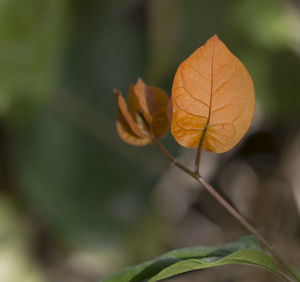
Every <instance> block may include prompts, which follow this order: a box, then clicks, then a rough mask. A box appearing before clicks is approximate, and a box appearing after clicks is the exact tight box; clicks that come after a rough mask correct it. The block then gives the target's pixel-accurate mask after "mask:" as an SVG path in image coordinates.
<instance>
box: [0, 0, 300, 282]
mask: <svg viewBox="0 0 300 282" xmlns="http://www.w3.org/2000/svg"><path fill="white" fill-rule="evenodd" d="M214 34H218V36H219V37H220V39H221V40H222V41H223V42H224V43H225V44H226V45H227V46H228V48H229V49H230V50H231V51H232V52H233V53H234V54H235V55H236V56H237V57H238V58H240V59H241V61H242V62H243V63H244V64H245V65H246V67H247V69H248V70H249V72H250V74H251V75H252V77H253V81H254V86H255V89H256V97H257V106H256V116H255V120H254V123H253V126H252V127H251V130H250V132H249V134H247V136H246V137H245V138H244V141H243V142H242V144H240V145H239V146H238V148H236V149H235V150H234V151H233V152H230V153H226V154H224V156H223V155H222V156H215V155H213V154H206V155H205V156H204V159H203V162H204V163H202V167H203V170H204V175H205V174H207V178H208V179H209V180H210V181H211V182H212V183H214V184H215V185H216V187H217V188H218V189H219V190H220V191H223V190H222V189H223V186H224V193H225V194H226V195H228V196H229V198H230V199H232V200H233V202H234V203H235V204H236V205H237V207H238V208H239V209H240V210H241V211H242V212H243V213H244V214H245V215H246V216H247V217H249V218H250V219H251V220H252V221H253V222H254V223H255V225H257V226H261V228H262V232H264V231H266V234H268V235H266V236H267V237H269V239H270V240H271V241H273V242H275V245H276V246H279V248H282V252H283V253H286V254H287V256H288V257H289V259H290V260H291V261H294V262H295V264H296V265H297V263H298V267H300V265H299V261H300V258H299V253H300V252H299V241H300V240H299V236H300V231H299V230H300V224H299V207H300V196H299V195H300V187H299V185H300V179H299V176H298V174H299V173H297V170H299V167H300V151H299V148H300V126H299V124H300V123H299V122H300V80H299V78H300V5H299V2H298V1H296V0H295V1H288V0H286V1H284V0H281V1H280V0H278V1H275V0H245V1H240V0H227V1H217V0H211V1H199V0H189V1H184V0H151V1H150V0H149V1H142V0H140V1H138V0H126V1H124V0H101V1H78V0H73V1H67V0H50V1H46V0H28V1H23V2H22V1H21V2H20V1H17V0H2V1H1V2H0V51H1V52H0V281H6V282H16V281H28V282H43V281H58V282H60V281H64V282H68V281H72V282H74V281H75V282H76V281H78V282H79V281H80V282H90V281H97V280H98V279H100V278H101V277H103V276H105V275H107V274H109V273H111V272H113V271H116V270H118V269H120V268H121V267H123V266H127V265H130V264H133V263H138V262H141V261H143V260H145V259H150V258H153V257H154V256H156V255H158V254H160V253H162V252H164V251H166V250H169V249H173V248H177V247H184V246H192V245H195V244H212V245H214V244H219V243H223V242H225V241H228V240H234V239H236V238H237V237H238V236H240V235H243V234H244V233H245V232H244V231H243V230H242V229H241V228H240V227H239V226H238V224H237V223H236V222H235V221H234V220H231V219H230V218H229V216H228V217H226V215H224V211H223V210H222V209H221V208H220V207H218V205H217V204H216V203H214V201H211V199H210V198H209V196H208V195H206V194H205V192H203V191H202V190H201V193H199V192H197V190H198V189H197V188H195V187H194V186H195V184H194V183H192V181H190V180H188V179H186V178H182V177H181V176H178V174H180V173H179V172H178V171H176V169H174V168H170V166H169V164H168V163H167V161H166V160H165V159H164V158H163V157H162V156H161V155H160V154H159V152H158V151H157V150H156V149H155V148H154V147H153V146H147V147H142V148H139V147H130V146H129V145H127V144H125V143H123V142H122V141H121V140H120V139H119V137H118V135H117V133H116V130H115V116H116V106H115V100H114V96H113V91H112V89H113V88H119V89H121V90H122V91H123V94H124V95H125V96H127V91H128V87H129V84H130V83H135V82H136V80H137V78H138V77H142V78H143V79H144V80H145V82H146V83H148V84H150V85H155V86H158V87H161V88H163V89H165V90H166V91H167V92H168V93H169V95H170V90H171V86H172V79H173V76H174V73H175V71H176V68H177V66H178V65H179V64H180V62H181V61H182V60H184V59H185V58H186V57H187V56H188V55H189V54H191V53H192V52H193V51H194V50H195V49H197V48H198V47H199V46H201V45H203V44H204V43H205V42H206V40H207V39H208V38H209V37H211V36H212V35H214ZM163 142H164V144H165V145H166V146H167V147H168V148H169V149H170V151H171V152H172V153H173V154H175V155H176V156H178V157H179V158H182V159H183V161H184V162H186V163H187V164H192V158H193V157H194V154H195V152H193V151H192V152H191V151H190V152H188V153H187V152H186V150H183V149H180V148H179V146H178V145H177V144H176V143H175V141H174V140H172V138H171V137H170V136H168V137H167V138H166V139H165V140H164V141H163ZM206 171H207V172H206ZM172 179H173V180H172ZM175 179H176V181H175ZM245 183H246V184H248V186H247V185H246V186H247V187H245ZM249 183H250V184H251V185H250V186H249ZM179 184H180V185H179ZM177 186H181V187H178V189H177ZM228 187H236V188H231V189H229V188H228ZM183 191H185V192H183ZM249 191H250V192H249ZM224 217H225V218H224ZM270 218H272V219H274V222H273V221H272V220H271V219H270ZM287 218H288V219H287ZM266 223H267V225H266ZM196 226H197V227H196ZM267 226H268V227H267ZM270 230H273V231H274V232H273V233H272V232H271V231H270ZM278 230H280V231H281V232H280V233H281V235H278V234H277V232H278ZM280 236H282V237H280ZM287 241H289V242H290V244H286V246H285V247H283V246H282V244H283V243H286V242H287ZM295 248H298V252H296V251H295V250H296V249H295ZM296 253H297V254H296ZM297 256H298V257H297ZM220 271H223V272H218V271H201V272H199V273H197V274H193V275H194V276H193V277H189V278H185V277H181V278H180V277H179V278H174V281H199V279H200V278H199V277H202V279H204V277H206V278H205V279H206V280H205V281H241V279H242V281H248V280H246V278H245V277H252V278H248V279H249V281H274V280H272V278H269V277H268V276H264V275H266V274H265V273H260V272H257V273H259V275H258V277H256V278H253V277H254V276H251V275H254V274H253V273H250V272H249V273H247V272H246V271H244V268H243V271H244V273H247V275H246V276H245V277H244V278H241V277H242V276H241V275H242V274H241V273H239V274H238V275H240V276H236V277H235V276H234V274H233V273H235V272H236V271H238V270H237V268H234V271H232V270H231V269H229V268H224V269H221V270H220ZM226 271H227V272H226ZM247 271H248V269H247ZM219 273H227V276H228V277H229V274H230V275H233V277H230V278H228V277H227V276H226V277H227V278H226V279H231V280H224V274H222V275H221V276H220V274H219ZM201 275H202V276H201ZM180 279H181V280H180ZM193 279H195V280H193ZM196 279H198V280H196ZM234 279H236V280H234ZM239 279H240V280H239ZM251 279H252V280H251ZM259 279H261V280H259ZM268 279H270V280H268ZM170 281H171V280H170ZM172 281H173V280H172Z"/></svg>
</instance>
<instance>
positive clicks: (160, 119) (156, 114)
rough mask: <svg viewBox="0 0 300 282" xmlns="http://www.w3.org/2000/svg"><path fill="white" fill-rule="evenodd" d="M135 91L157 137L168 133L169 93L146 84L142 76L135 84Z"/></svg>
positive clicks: (143, 112)
mask: <svg viewBox="0 0 300 282" xmlns="http://www.w3.org/2000/svg"><path fill="white" fill-rule="evenodd" d="M134 93H135V95H136V97H137V100H138V102H139V105H140V111H141V112H142V114H143V116H144V118H145V120H146V121H147V123H148V124H149V127H150V129H151V132H152V134H153V135H154V136H157V137H161V136H164V135H165V134H167V133H168V131H169V119H168V115H167V108H168V102H169V97H168V95H167V93H166V92H165V91H163V90H162V89H160V88H158V87H154V86H150V85H146V84H145V83H144V82H143V81H142V79H140V78H139V79H138V81H137V83H136V85H135V86H134Z"/></svg>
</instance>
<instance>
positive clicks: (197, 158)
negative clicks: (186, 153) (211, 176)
mask: <svg viewBox="0 0 300 282" xmlns="http://www.w3.org/2000/svg"><path fill="white" fill-rule="evenodd" d="M201 152H202V148H201V143H200V144H199V146H198V149H197V155H196V160H195V169H194V172H195V173H198V174H199V170H200V159H201Z"/></svg>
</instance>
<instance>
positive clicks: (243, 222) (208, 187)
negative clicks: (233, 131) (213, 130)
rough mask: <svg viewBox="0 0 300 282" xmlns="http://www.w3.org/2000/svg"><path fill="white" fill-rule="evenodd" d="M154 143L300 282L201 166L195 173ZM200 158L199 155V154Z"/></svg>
mask: <svg viewBox="0 0 300 282" xmlns="http://www.w3.org/2000/svg"><path fill="white" fill-rule="evenodd" d="M152 142H153V143H154V144H155V145H156V146H157V147H158V148H159V149H160V150H161V152H162V153H163V154H164V156H165V157H166V158H167V159H168V160H169V161H170V162H171V163H172V164H174V165H175V166H177V167H178V168H179V169H181V170H182V171H184V172H185V173H187V174H189V175H190V176H192V177H193V178H194V179H195V180H196V181H198V182H199V183H200V184H201V185H202V186H203V187H204V188H205V189H206V191H208V192H209V193H210V195H211V196H212V197H213V198H215V200H217V201H218V202H219V204H221V205H222V206H223V207H224V208H225V209H226V210H227V211H228V212H229V213H230V214H231V215H232V216H233V217H234V218H235V219H236V220H237V221H238V222H239V223H240V224H241V225H243V227H244V228H245V229H246V230H248V231H249V232H250V233H252V234H253V235H254V236H255V237H256V238H257V240H258V241H259V242H260V243H261V244H262V245H263V246H264V247H265V248H266V249H267V250H268V251H269V253H270V254H271V255H272V256H273V257H274V258H275V259H276V260H277V261H278V262H279V263H280V265H281V266H282V267H283V268H284V269H285V270H286V271H287V272H289V274H290V275H291V276H292V277H293V278H294V279H295V280H296V281H300V274H299V272H298V270H297V269H295V268H294V267H292V266H291V265H290V264H289V263H288V262H287V261H286V259H285V258H283V257H282V256H281V255H280V254H278V253H277V251H275V250H274V248H273V247H272V246H271V245H270V244H269V243H268V242H267V241H266V239H265V238H264V237H263V236H262V235H261V234H260V233H259V232H258V231H257V230H256V229H255V228H254V227H253V226H252V225H251V224H250V223H249V222H248V221H247V220H246V219H245V218H244V217H243V216H242V215H241V214H240V213H239V212H238V211H237V210H236V209H234V208H233V207H232V206H231V205H230V203H228V202H227V201H226V200H225V199H224V198H223V197H222V196H221V195H220V194H219V193H218V192H217V191H216V190H215V188H213V187H212V186H211V185H210V184H209V183H207V182H206V181H205V180H204V179H203V178H202V177H201V176H200V175H199V172H198V168H199V164H197V162H196V164H197V171H195V172H193V171H192V170H190V169H188V168H187V167H186V166H184V165H183V164H181V163H180V162H179V161H177V160H176V159H175V158H174V157H173V156H172V155H171V154H170V153H169V152H168V151H167V149H166V148H165V147H164V146H163V145H162V144H161V143H160V142H159V141H158V140H157V138H156V137H154V136H152ZM197 157H198V153H197ZM198 158H199V161H200V153H199V157H198Z"/></svg>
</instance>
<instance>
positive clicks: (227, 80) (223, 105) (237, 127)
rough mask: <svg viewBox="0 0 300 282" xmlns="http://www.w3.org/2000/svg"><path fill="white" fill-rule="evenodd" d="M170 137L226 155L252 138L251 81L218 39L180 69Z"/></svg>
mask: <svg viewBox="0 0 300 282" xmlns="http://www.w3.org/2000/svg"><path fill="white" fill-rule="evenodd" d="M172 104H173V115H172V125H171V131H172V134H173V136H174V138H175V139H176V140H177V142H178V143H179V144H180V145H182V146H184V147H187V148H197V147H198V146H200V147H201V148H203V149H205V150H209V151H212V152H215V153H223V152H226V151H228V150H230V149H232V148H233V147H234V146H235V145H236V144H237V143H238V142H239V141H240V140H241V138H242V137H243V136H244V135H245V133H246V132H247V130H248V128H249V126H250V124H251V121H252V118H253V114H254V107H255V94H254V88H253V83H252V79H251V77H250V75H249V73H248V71H247V70H246V68H245V67H244V65H243V64H242V63H241V61H240V60H239V59H237V58H236V57H235V56H234V55H233V54H232V53H231V52H230V51H229V50H228V49H227V47H226V46H225V45H224V43H223V42H222V41H221V40H220V39H219V38H218V37H217V36H216V35H215V36H213V37H212V38H210V39H209V40H208V41H207V42H206V44H205V45H204V46H202V47H200V48H199V49H197V50H196V51H195V52H194V53H193V54H192V55H191V56H190V57H188V58H187V59H186V60H185V61H184V62H183V63H182V64H181V65H180V66H179V68H178V70H177V72H176V74H175V78H174V81H173V87H172Z"/></svg>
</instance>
